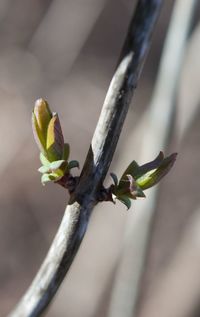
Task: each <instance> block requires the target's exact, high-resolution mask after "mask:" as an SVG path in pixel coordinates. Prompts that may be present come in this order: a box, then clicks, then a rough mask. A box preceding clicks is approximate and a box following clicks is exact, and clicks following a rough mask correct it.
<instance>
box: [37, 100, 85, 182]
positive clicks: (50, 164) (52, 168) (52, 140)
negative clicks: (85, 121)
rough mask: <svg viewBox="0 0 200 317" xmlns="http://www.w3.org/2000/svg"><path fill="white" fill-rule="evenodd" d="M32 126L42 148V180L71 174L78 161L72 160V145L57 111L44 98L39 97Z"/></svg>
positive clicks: (52, 179)
mask: <svg viewBox="0 0 200 317" xmlns="http://www.w3.org/2000/svg"><path fill="white" fill-rule="evenodd" d="M32 127H33V134H34V137H35V141H36V143H37V145H38V147H39V149H40V152H41V153H40V161H41V163H42V166H41V167H40V168H39V172H40V173H42V178H41V181H42V183H43V184H44V183H46V182H49V181H58V180H60V179H61V178H62V177H63V176H64V175H66V174H69V171H70V169H71V168H73V167H79V163H78V162H77V161H70V162H68V159H69V154H70V146H69V144H68V143H64V138H63V133H62V129H61V126H60V120H59V118H58V115H57V113H52V112H51V110H50V108H49V105H48V103H47V102H46V101H45V100H44V99H38V100H37V101H36V103H35V107H34V110H33V113H32Z"/></svg>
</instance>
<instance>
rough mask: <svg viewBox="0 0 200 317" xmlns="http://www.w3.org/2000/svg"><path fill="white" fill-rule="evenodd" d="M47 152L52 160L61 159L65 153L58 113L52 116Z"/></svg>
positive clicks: (48, 132) (48, 131)
mask: <svg viewBox="0 0 200 317" xmlns="http://www.w3.org/2000/svg"><path fill="white" fill-rule="evenodd" d="M46 152H47V157H48V159H49V161H50V162H53V161H57V160H61V159H62V157H63V153H64V138H63V134H62V130H61V126H60V121H59V118H58V115H57V114H56V113H54V114H53V117H52V118H51V120H50V122H49V125H48V130H47V141H46Z"/></svg>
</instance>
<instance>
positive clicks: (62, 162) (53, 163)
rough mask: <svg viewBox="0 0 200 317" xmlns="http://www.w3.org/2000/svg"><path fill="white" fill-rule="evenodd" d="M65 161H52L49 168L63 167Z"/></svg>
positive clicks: (65, 163)
mask: <svg viewBox="0 0 200 317" xmlns="http://www.w3.org/2000/svg"><path fill="white" fill-rule="evenodd" d="M66 165H67V162H66V161H65V160H58V161H54V162H52V163H51V164H50V169H51V170H52V171H56V170H57V169H65V167H66Z"/></svg>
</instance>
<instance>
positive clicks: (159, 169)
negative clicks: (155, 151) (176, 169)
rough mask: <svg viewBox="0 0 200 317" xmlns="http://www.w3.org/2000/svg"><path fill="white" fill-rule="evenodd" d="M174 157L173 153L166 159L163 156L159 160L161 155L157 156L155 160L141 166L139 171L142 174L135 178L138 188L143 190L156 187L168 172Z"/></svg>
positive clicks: (175, 154)
mask: <svg viewBox="0 0 200 317" xmlns="http://www.w3.org/2000/svg"><path fill="white" fill-rule="evenodd" d="M161 153H162V152H160V154H161ZM176 157H177V153H173V154H171V155H170V156H168V157H166V158H164V156H162V158H161V155H159V156H158V157H157V158H156V160H154V161H152V162H150V163H147V164H145V165H143V166H141V171H143V172H144V174H143V175H141V176H140V177H139V178H137V180H136V182H137V184H138V186H139V187H140V188H141V189H143V190H145V189H148V188H150V187H152V186H154V185H156V184H157V183H158V182H159V181H160V180H161V179H162V178H163V177H164V176H165V175H166V174H167V173H168V172H169V171H170V169H171V168H172V166H173V165H174V163H175V160H176Z"/></svg>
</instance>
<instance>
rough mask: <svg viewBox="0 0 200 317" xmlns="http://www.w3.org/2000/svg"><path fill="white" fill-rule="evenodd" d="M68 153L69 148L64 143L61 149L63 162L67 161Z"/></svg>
mask: <svg viewBox="0 0 200 317" xmlns="http://www.w3.org/2000/svg"><path fill="white" fill-rule="evenodd" d="M69 153H70V146H69V144H68V143H65V144H64V147H63V157H62V159H63V160H65V161H68V158H69Z"/></svg>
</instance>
